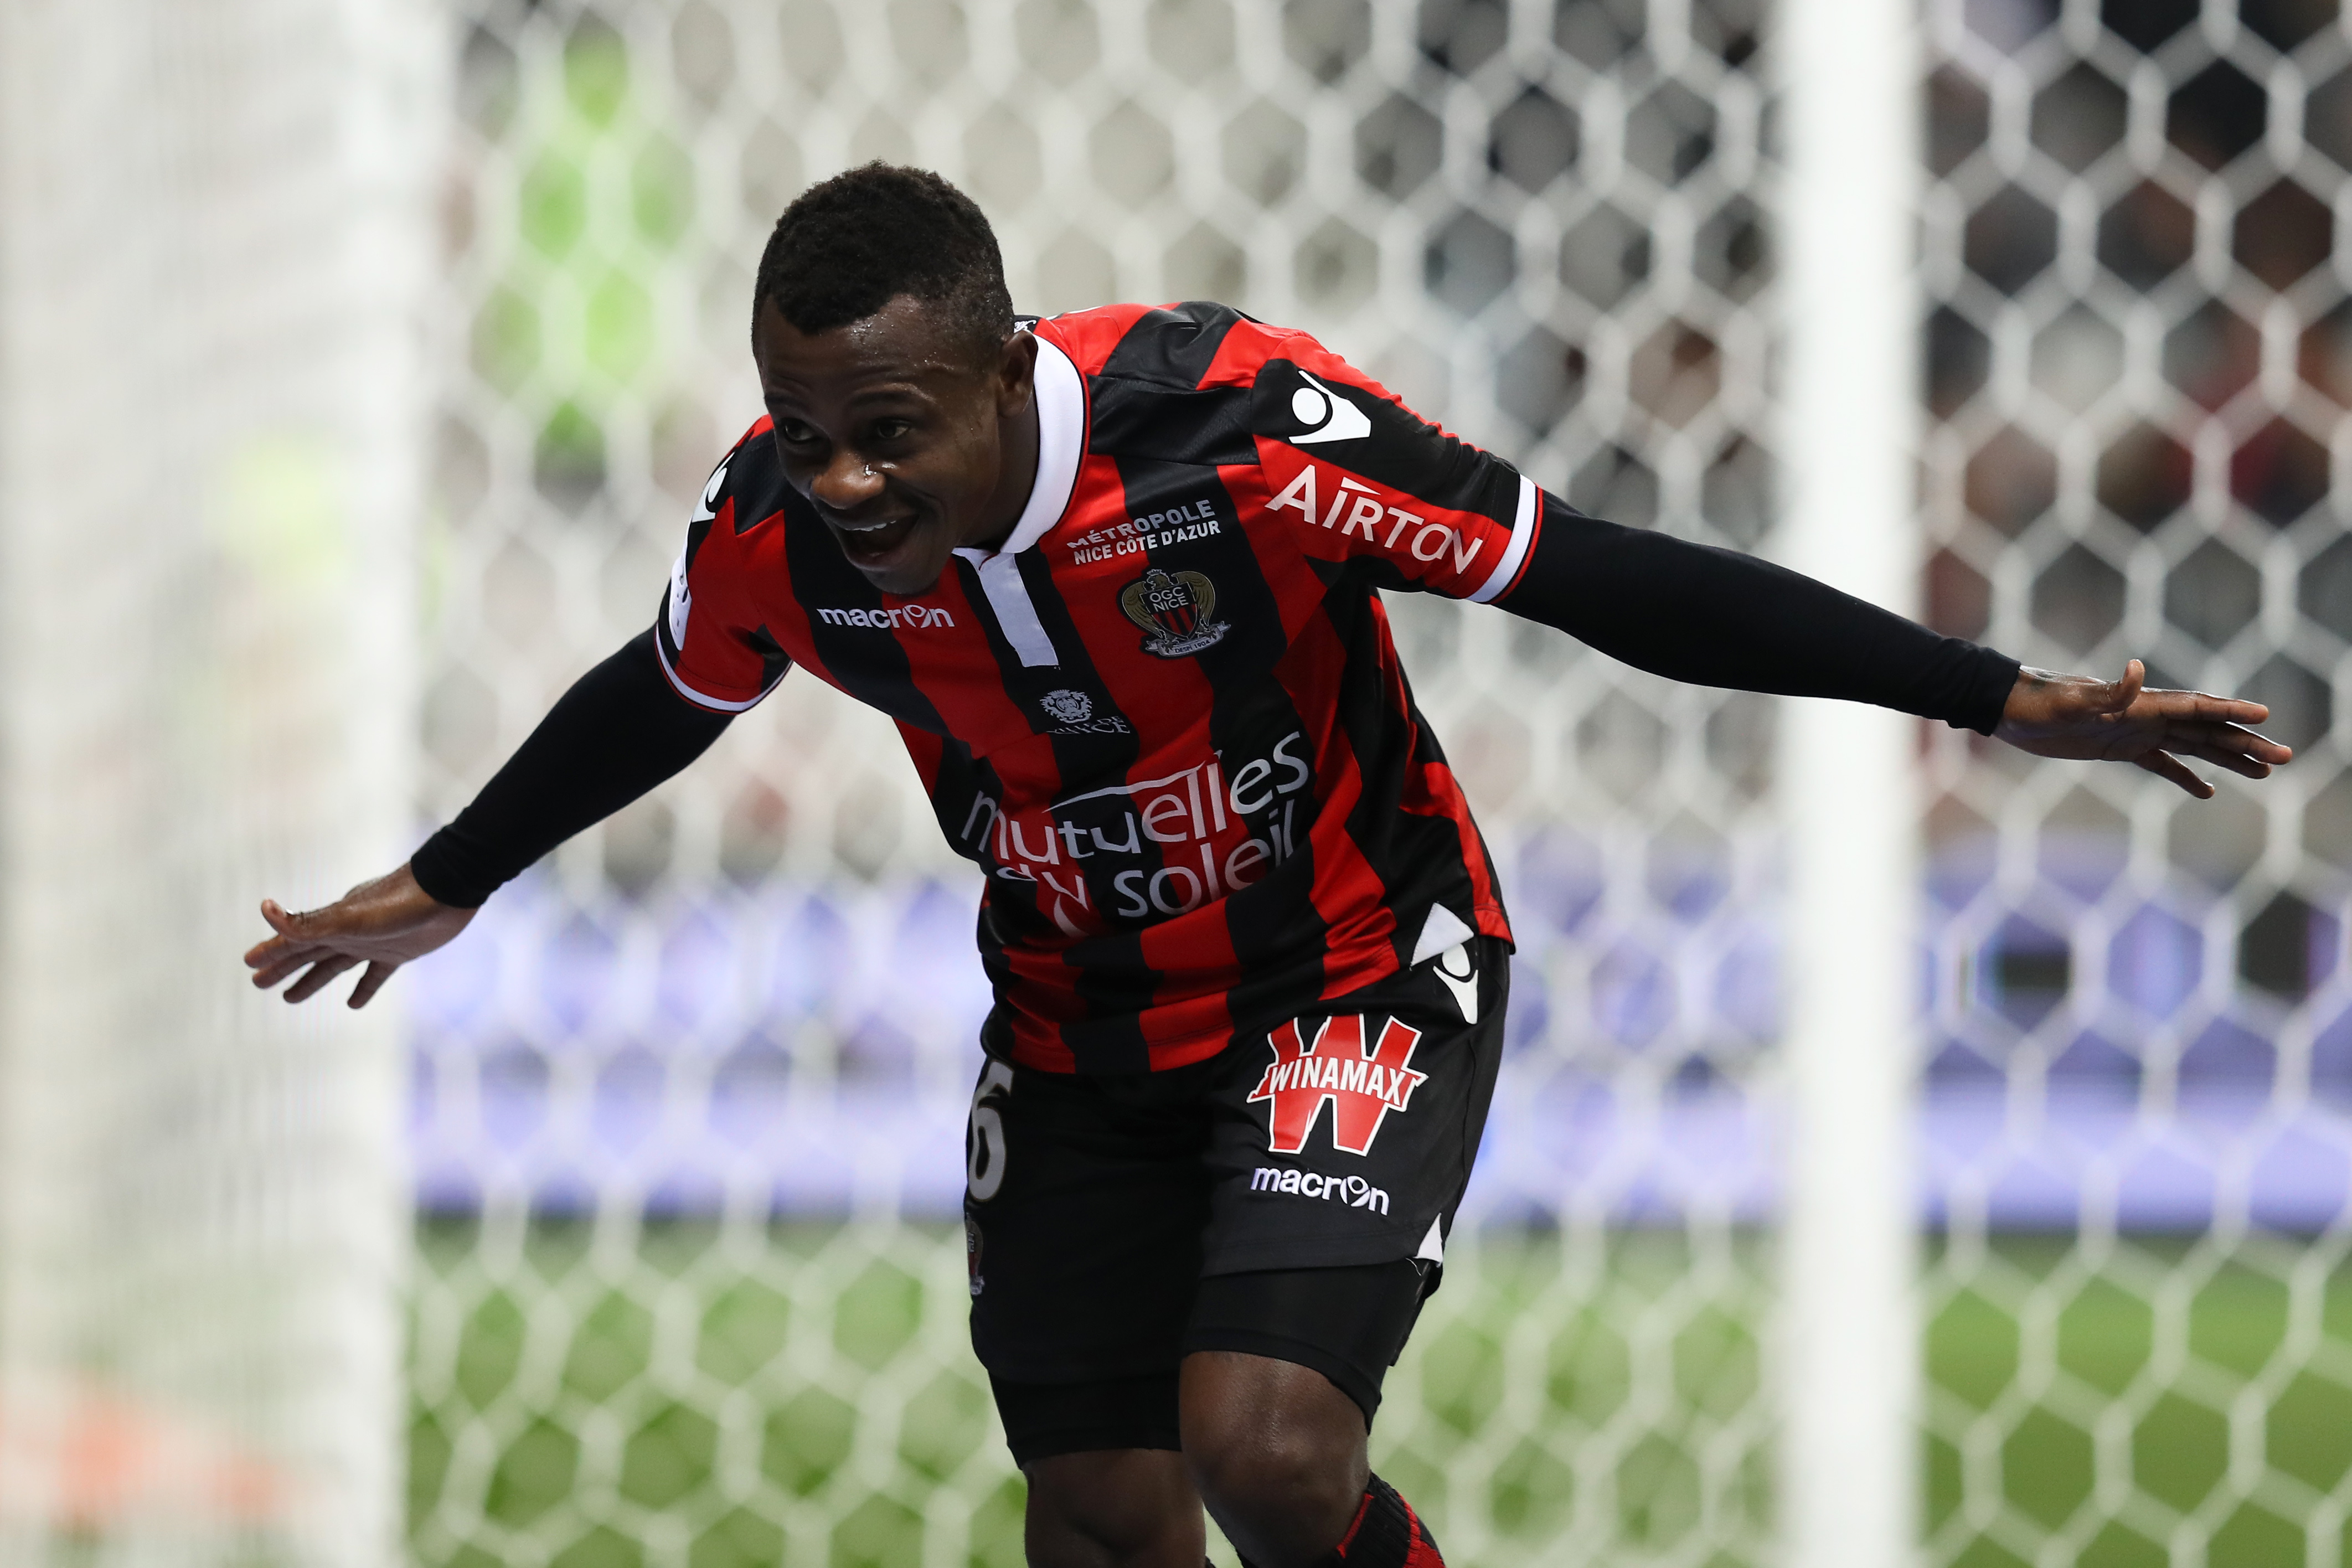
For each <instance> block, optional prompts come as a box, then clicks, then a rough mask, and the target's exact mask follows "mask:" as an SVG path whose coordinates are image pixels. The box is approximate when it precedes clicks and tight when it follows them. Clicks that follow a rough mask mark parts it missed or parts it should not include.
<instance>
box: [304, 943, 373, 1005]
mask: <svg viewBox="0 0 2352 1568" xmlns="http://www.w3.org/2000/svg"><path fill="white" fill-rule="evenodd" d="M357 963H359V960H358V959H356V958H346V957H344V956H343V955H342V954H341V953H336V954H334V955H333V956H331V957H329V958H322V959H320V960H319V962H318V963H314V964H312V965H311V966H310V973H308V974H305V975H304V976H302V978H301V979H299V980H298V981H296V982H295V983H294V984H292V985H291V986H290V987H289V988H288V990H287V993H286V1000H287V1001H289V1002H308V1001H309V1000H310V998H311V997H313V996H316V995H317V994H319V992H320V989H321V988H323V987H324V986H325V985H326V984H327V982H329V981H330V980H332V979H333V978H334V977H335V976H336V975H338V974H341V973H342V972H343V971H344V970H346V969H350V968H352V967H353V966H355V965H356V964H357Z"/></svg>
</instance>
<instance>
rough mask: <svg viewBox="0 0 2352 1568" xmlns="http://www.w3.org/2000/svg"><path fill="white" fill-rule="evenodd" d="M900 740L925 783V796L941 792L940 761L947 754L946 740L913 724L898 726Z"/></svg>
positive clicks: (901, 723) (902, 723)
mask: <svg viewBox="0 0 2352 1568" xmlns="http://www.w3.org/2000/svg"><path fill="white" fill-rule="evenodd" d="M898 739H899V740H900V741H902V742H905V744H906V747H907V755H908V758H909V759H910V760H911V761H912V762H913V763H914V764H915V772H916V773H917V774H919V776H920V777H921V779H922V781H923V793H924V794H925V795H937V794H939V792H940V759H941V758H942V757H944V756H945V755H946V754H947V741H946V738H945V737H943V736H940V735H934V734H932V733H931V732H930V731H928V730H918V729H916V728H915V727H914V726H913V725H912V724H908V723H905V722H903V721H901V722H900V723H899V724H898Z"/></svg>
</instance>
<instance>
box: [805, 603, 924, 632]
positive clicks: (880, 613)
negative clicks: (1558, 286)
mask: <svg viewBox="0 0 2352 1568" xmlns="http://www.w3.org/2000/svg"><path fill="white" fill-rule="evenodd" d="M816 618H817V619H818V620H820V621H823V622H824V624H825V625H826V626H866V627H868V628H869V629H871V630H874V631H877V632H895V631H898V630H899V629H901V628H904V629H906V630H908V631H918V632H919V631H928V630H929V629H930V628H931V627H933V626H953V625H955V617H954V616H951V615H949V614H948V613H947V612H946V611H945V610H939V609H933V608H932V607H931V606H930V605H902V606H900V607H899V608H898V609H895V610H819V611H818V612H817V613H816Z"/></svg>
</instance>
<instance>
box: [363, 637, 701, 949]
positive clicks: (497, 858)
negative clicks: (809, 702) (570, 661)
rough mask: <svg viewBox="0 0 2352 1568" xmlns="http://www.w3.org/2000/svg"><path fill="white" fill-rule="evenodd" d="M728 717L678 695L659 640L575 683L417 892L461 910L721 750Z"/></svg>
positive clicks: (471, 812) (433, 853)
mask: <svg viewBox="0 0 2352 1568" xmlns="http://www.w3.org/2000/svg"><path fill="white" fill-rule="evenodd" d="M729 717H730V716H729V715H727V714H724V713H714V712H712V711H710V710H708V709H705V708H700V707H697V706H695V705H694V704H692V703H689V702H688V701H687V700H685V699H684V698H683V697H681V696H679V695H678V694H677V692H676V691H674V690H672V689H671V688H670V684H669V681H668V679H667V677H665V676H664V675H663V674H662V670H661V665H660V662H659V656H658V655H657V654H656V651H655V648H654V634H653V633H652V632H650V631H647V632H644V633H641V634H639V635H638V636H636V637H632V638H631V639H630V640H629V641H628V642H627V643H625V644H624V645H623V646H622V647H621V648H620V650H619V651H618V652H616V653H614V655H613V656H612V657H611V658H607V659H605V660H604V662H603V663H602V664H599V665H598V666H597V667H596V668H593V669H592V670H590V671H589V672H588V673H587V674H585V675H583V676H582V677H581V678H580V679H578V680H576V681H574V682H573V683H572V689H570V690H569V691H566V692H565V693H564V694H563V696H562V698H561V699H560V700H558V701H557V702H556V704H555V706H554V707H553V708H552V709H551V710H549V712H548V715H547V717H546V718H544V719H542V720H541V721H540V723H539V727H538V728H537V729H535V730H533V731H531V732H530V737H529V738H528V739H527V740H525V741H524V742H523V743H522V744H521V746H520V747H519V748H517V749H516V752H515V754H514V755H513V756H511V757H509V758H508V759H507V763H506V765H505V766H504V767H502V768H500V769H499V771H498V773H497V774H496V775H495V776H493V777H492V778H491V780H490V782H489V783H488V784H484V785H483V786H482V793H481V794H479V795H476V796H475V797H474V801H473V804H472V805H468V806H467V807H466V809H465V810H463V811H461V812H459V813H458V814H457V819H456V820H455V821H453V822H451V823H450V824H449V825H448V826H446V827H444V828H442V829H441V830H440V831H439V832H437V833H436V834H434V835H433V837H430V838H428V839H426V840H425V843H424V844H423V845H422V846H421V847H419V848H418V849H417V851H416V853H415V855H414V856H412V857H410V858H409V862H408V864H409V870H410V871H411V873H412V874H414V875H415V878H416V884H417V886H418V887H420V888H422V889H425V892H426V893H427V894H428V895H429V896H431V897H432V898H434V899H436V900H439V901H440V902H442V903H445V904H450V905H454V906H457V907H458V908H461V909H472V908H474V907H476V906H477V905H479V904H480V903H482V902H483V901H484V900H487V899H488V897H489V896H490V895H491V894H492V893H494V892H496V891H498V889H499V887H501V886H502V885H503V884H505V883H506V882H508V881H509V880H511V879H513V878H515V877H517V876H519V875H520V874H521V872H522V870H523V869H524V868H526V867H528V866H529V865H530V863H531V862H532V861H534V860H536V859H538V858H540V857H541V856H542V855H544V854H546V853H547V852H548V851H549V850H551V849H552V848H554V847H556V846H557V845H559V844H561V843H562V842H563V841H564V840H565V839H567V838H569V837H572V835H573V834H575V833H577V832H579V831H580V830H581V829H582V828H583V827H586V826H589V825H590V824H592V823H595V822H599V821H602V820H603V819H604V818H605V817H607V816H611V815H612V814H613V813H614V812H616V811H618V810H620V809H621V807H623V806H625V805H628V804H629V803H630V802H631V801H633V800H635V799H636V798H637V797H638V796H639V795H644V794H645V793H646V791H648V790H650V789H652V788H653V787H654V786H656V784H661V783H662V782H663V781H664V780H666V779H667V778H669V777H671V776H672V775H673V774H675V773H678V772H679V771H680V770H682V769H683V768H685V766H686V765H687V764H688V763H691V762H693V761H694V759H695V758H697V757H698V756H700V755H702V753H703V752H706V751H708V750H709V749H710V743H711V742H714V741H716V740H718V739H719V731H722V730H724V729H726V728H727V724H728V721H729Z"/></svg>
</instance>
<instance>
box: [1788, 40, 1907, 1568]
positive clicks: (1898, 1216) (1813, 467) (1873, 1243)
mask: <svg viewBox="0 0 2352 1568" xmlns="http://www.w3.org/2000/svg"><path fill="white" fill-rule="evenodd" d="M1912 11H1913V7H1912V6H1911V5H1910V4H1909V3H1908V0H1783V4H1782V6H1781V10H1780V24H1779V30H1780V79H1781V83H1782V89H1783V94H1782V102H1783V104H1784V106H1785V109H1784V111H1785V113H1786V115H1787V126H1788V153H1787V162H1786V163H1785V165H1784V167H1783V169H1782V171H1781V182H1782V183H1781V186H1780V203H1779V207H1778V216H1779V221H1780V243H1781V247H1782V255H1783V257H1784V264H1783V266H1784V269H1783V272H1782V276H1781V279H1780V289H1781V308H1782V310H1783V312H1784V313H1783V317H1782V320H1783V321H1784V323H1785V326H1784V331H1783V336H1784V345H1785V352H1786V354H1787V366H1788V370H1787V382H1786V389H1785V393H1784V395H1783V400H1782V406H1781V422H1780V453H1781V458H1782V462H1783V465H1784V467H1783V470H1782V473H1783V495H1784V497H1785V501H1784V509H1783V512H1782V520H1781V523H1780V535H1779V552H1780V558H1781V559H1782V560H1783V561H1784V562H1786V563H1788V564H1789V565H1790V566H1792V567H1794V568H1795V569H1797V570H1798V571H1801V572H1803V573H1806V574H1809V575H1811V576H1814V577H1818V578H1821V579H1822V580H1823V581H1825V582H1827V583H1830V584H1833V585H1835V586H1837V587H1840V588H1843V589H1844V590H1846V591H1847V592H1849V593H1852V594H1854V595H1859V596H1860V597H1862V598H1864V599H1868V600H1870V601H1871V602H1873V603H1874V604H1878V605H1885V606H1886V607H1888V608H1890V609H1893V610H1895V611H1897V612H1898V613H1903V614H1916V601H1917V598H1918V589H1917V581H1918V572H1919V561H1918V550H1917V547H1916V533H1917V522H1916V501H1915V500H1914V488H1913V480H1912V462H1913V451H1914V447H1915V443H1916V436H1917V423H1918V420H1917V412H1916V410H1917V395H1918V394H1917V335H1918V327H1917V321H1918V309H1917V304H1916V281H1915V279H1916V261H1915V258H1914V247H1915V241H1914V237H1913V234H1914V224H1915V222H1916V219H1915V216H1914V215H1915V211H1916V201H1917V190H1918V185H1919V154H1918V146H1917V142H1918V134H1917V123H1918V117H1919V102H1918V100H1919V94H1918V88H1917V82H1918V79H1919V72H1918V68H1917V63H1916V62H1917V57H1918V44H1917V38H1916V22H1915V21H1914V18H1913V15H1912ZM1781 725H1782V729H1781V749H1780V773H1779V781H1778V782H1779V787H1780V800H1781V808H1782V812H1783V819H1784V821H1785V823H1786V826H1787V832H1788V864H1789V914H1788V923H1787V927H1786V931H1787V948H1786V953H1787V959H1786V963H1787V968H1786V970H1785V974H1786V984H1787V987H1788V1013H1787V1018H1786V1025H1785V1033H1784V1037H1783V1038H1784V1043H1783V1047H1782V1048H1783V1051H1784V1053H1785V1059H1784V1071H1785V1072H1786V1074H1787V1080H1788V1092H1789V1107H1788V1111H1789V1114H1788V1125H1787V1138H1788V1145H1787V1150H1786V1155H1785V1159H1786V1170H1787V1178H1788V1200H1787V1207H1786V1210H1785V1215H1784V1218H1783V1226H1784V1231H1783V1235H1782V1237H1781V1271H1780V1290H1781V1313H1782V1335H1783V1337H1782V1345H1781V1349H1782V1353H1783V1358H1784V1359H1783V1362H1782V1366H1781V1376H1782V1382H1781V1396H1782V1400H1783V1405H1782V1412H1783V1419H1784V1420H1785V1422H1786V1427H1785V1432H1784V1436H1783V1442H1782V1447H1781V1454H1780V1476H1781V1496H1782V1502H1783V1509H1784V1512H1783V1515H1782V1519H1783V1525H1782V1529H1783V1560H1784V1561H1785V1562H1787V1563H1792V1564H1794V1563H1802V1564H1805V1565H1806V1568H1897V1565H1898V1564H1903V1563H1909V1562H1911V1561H1913V1560H1914V1558H1915V1555H1916V1541H1917V1538H1918V1511H1917V1502H1916V1494H1917V1490H1918V1480H1917V1469H1918V1461H1917V1457H1916V1456H1917V1447H1918V1445H1917V1439H1916V1420H1917V1387H1918V1381H1919V1329H1920V1323H1919V1315H1918V1310H1917V1307H1916V1285H1915V1282H1914V1277H1913V1276H1914V1269H1915V1262H1914V1242H1913V1235H1914V1226H1916V1213H1917V1195H1916V1177H1915V1175H1914V1155H1913V1151H1912V1148H1911V1144H1910V1138H1909V1131H1910V1128H1911V1125H1912V1122H1913V1120H1914V1118H1915V1116H1916V1104H1915V1098H1914V1085H1915V1083H1916V1073H1917V1045H1916V1035H1917V1014H1918V1009H1919V1004H1920V995H1919V985H1918V963H1919V961H1918V936H1919V933H1918V924H1919V921H1918V910H1917V900H1918V899H1919V896H1920V892H1919V889H1920V870H1921V856H1920V849H1919V812H1920V805H1921V798H1922V797H1921V792H1920V788H1919V784H1918V780H1917V778H1916V763H1915V761H1914V756H1915V752H1916V746H1915V743H1914V740H1913V728H1914V723H1913V721H1910V720H1907V719H1906V718H1904V717H1903V716H1902V715H1900V714H1896V713H1893V712H1888V711H1886V710H1881V709H1874V708H1864V707H1861V706H1859V705H1855V704H1851V703H1832V702H1822V701H1811V700H1792V701H1790V702H1788V703H1787V704H1785V711H1784V712H1783V713H1782V715H1781Z"/></svg>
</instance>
